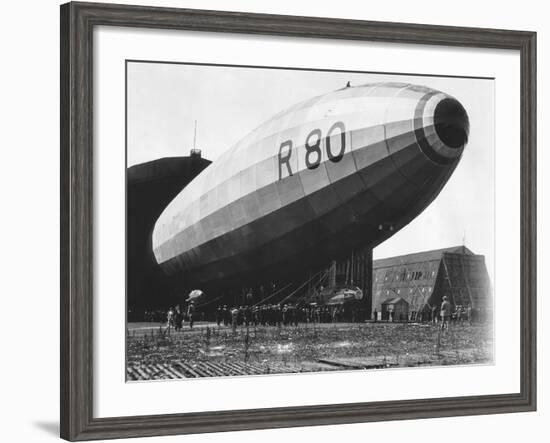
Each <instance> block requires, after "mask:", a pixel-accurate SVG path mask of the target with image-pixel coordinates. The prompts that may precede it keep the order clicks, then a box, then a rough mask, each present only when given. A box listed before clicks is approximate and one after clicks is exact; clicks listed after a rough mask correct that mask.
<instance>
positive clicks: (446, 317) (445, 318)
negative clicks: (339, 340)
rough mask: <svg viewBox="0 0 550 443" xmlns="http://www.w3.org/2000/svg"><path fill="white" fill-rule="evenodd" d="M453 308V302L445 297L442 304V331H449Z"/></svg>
mask: <svg viewBox="0 0 550 443" xmlns="http://www.w3.org/2000/svg"><path fill="white" fill-rule="evenodd" d="M451 313H452V306H451V302H449V300H448V299H447V296H446V295H445V296H443V302H442V303H441V329H442V330H443V329H445V327H446V328H447V329H449V323H450V321H451Z"/></svg>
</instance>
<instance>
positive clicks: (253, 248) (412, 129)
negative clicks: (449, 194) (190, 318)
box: [152, 83, 469, 285]
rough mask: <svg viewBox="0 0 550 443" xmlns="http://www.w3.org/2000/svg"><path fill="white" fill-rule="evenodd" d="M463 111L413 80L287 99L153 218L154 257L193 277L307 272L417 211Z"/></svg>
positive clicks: (451, 154)
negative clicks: (285, 104) (291, 103)
mask: <svg viewBox="0 0 550 443" xmlns="http://www.w3.org/2000/svg"><path fill="white" fill-rule="evenodd" d="M468 130H469V123H468V117H467V115H466V112H465V110H464V108H463V107H462V106H461V104H460V103H459V102H458V101H457V100H456V99H454V98H453V97H450V96H449V95H447V94H445V93H443V92H440V91H436V90H432V89H429V88H426V87H423V86H416V85H412V84H401V83H376V84H367V85H362V86H356V87H346V88H343V89H340V90H337V91H333V92H329V93H327V94H325V95H322V96H318V97H314V98H312V99H310V100H306V101H304V102H301V103H298V104H296V105H294V106H292V107H291V108H289V109H287V110H285V111H283V112H280V113H279V114H277V115H275V116H274V117H273V118H271V119H270V120H268V121H266V122H265V123H264V124H262V125H261V126H259V127H258V128H256V129H255V130H254V131H252V132H251V133H250V134H249V135H248V136H246V137H245V138H244V139H242V140H241V141H240V142H238V143H237V144H236V145H235V146H233V147H232V148H230V149H229V150H228V151H226V152H225V153H224V154H223V155H222V156H221V157H220V158H219V159H218V160H217V161H215V162H214V163H213V164H212V165H210V166H209V167H208V168H206V169H205V170H204V171H203V172H202V173H201V174H200V175H199V176H198V177H196V178H195V179H194V180H193V181H192V182H191V183H190V184H189V185H188V186H187V187H186V188H185V189H183V190H182V191H181V193H180V194H179V195H178V196H177V197H176V198H175V199H174V200H173V201H172V202H171V203H170V204H169V205H168V206H167V208H166V209H165V210H164V212H163V213H162V214H161V216H160V217H159V219H158V220H157V222H156V225H155V228H154V231H153V237H152V245H153V252H154V256H155V258H156V260H157V262H158V264H159V265H160V266H161V268H162V269H163V270H164V272H165V273H166V274H167V275H169V276H173V277H177V278H182V279H183V281H186V282H188V283H191V282H192V283H193V284H195V285H201V284H202V285H208V284H210V283H212V282H213V281H217V282H224V281H229V280H232V279H240V278H243V277H245V276H247V278H249V279H250V278H257V279H259V278H265V277H266V276H267V277H268V278H271V277H275V276H276V275H281V274H285V273H289V272H292V271H299V270H302V271H303V270H305V269H311V268H312V267H313V266H318V265H323V264H326V263H327V262H328V261H330V260H333V259H338V258H340V257H343V256H344V255H346V254H349V253H350V251H351V250H353V249H356V248H359V247H374V246H376V245H377V244H379V243H380V242H382V241H384V240H385V239H387V238H388V237H390V236H391V235H393V234H394V233H395V232H397V231H398V230H399V229H401V228H402V227H403V226H405V225H406V224H408V223H409V222H410V221H411V220H412V219H413V218H415V217H416V216H417V215H418V214H420V213H421V212H422V211H423V210H424V209H425V208H426V207H427V206H428V205H429V204H430V202H431V201H432V200H433V199H434V198H435V197H436V196H437V195H438V193H439V192H440V190H441V189H442V187H443V186H444V184H445V183H446V182H447V180H448V179H449V177H450V175H451V174H452V172H453V170H454V169H455V167H456V165H457V163H458V161H459V160H460V158H461V155H462V152H463V149H464V145H465V144H466V142H467V137H468Z"/></svg>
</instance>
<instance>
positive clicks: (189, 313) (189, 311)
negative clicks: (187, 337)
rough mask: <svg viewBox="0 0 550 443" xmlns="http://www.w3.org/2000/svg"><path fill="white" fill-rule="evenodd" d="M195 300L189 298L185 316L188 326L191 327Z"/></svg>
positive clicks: (193, 320) (193, 321)
mask: <svg viewBox="0 0 550 443" xmlns="http://www.w3.org/2000/svg"><path fill="white" fill-rule="evenodd" d="M194 317H195V302H194V301H193V300H191V301H190V302H189V306H188V307H187V318H188V319H189V327H190V328H191V329H193V324H194V323H195V319H194Z"/></svg>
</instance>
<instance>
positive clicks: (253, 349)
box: [126, 322, 493, 380]
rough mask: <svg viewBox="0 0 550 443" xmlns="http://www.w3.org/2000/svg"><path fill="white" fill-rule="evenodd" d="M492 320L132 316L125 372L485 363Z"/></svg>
mask: <svg viewBox="0 0 550 443" xmlns="http://www.w3.org/2000/svg"><path fill="white" fill-rule="evenodd" d="M492 360H493V339H492V328H491V327H490V325H483V324H474V325H469V324H467V323H458V324H452V325H451V326H450V328H449V329H448V330H443V331H442V330H441V328H440V327H439V326H438V325H434V324H431V323H430V324H418V323H389V322H388V323H386V322H378V323H372V322H370V323H318V324H301V325H299V326H287V327H276V326H253V325H251V326H249V327H246V326H240V327H238V328H236V330H233V329H232V328H231V327H230V326H229V327H224V326H223V325H222V326H217V325H216V324H215V323H199V324H196V325H195V327H194V328H193V329H191V328H189V327H188V326H187V327H184V329H183V330H182V331H179V332H176V331H175V330H174V329H173V328H170V329H168V328H167V327H166V324H160V325H159V324H154V323H130V324H128V330H127V368H126V369H127V379H128V380H155V379H174V378H196V377H214V376H236V375H257V374H270V373H271V374H273V373H295V372H315V371H334V370H351V369H355V370H366V369H382V368H389V367H415V366H433V365H464V364H488V363H491V362H492Z"/></svg>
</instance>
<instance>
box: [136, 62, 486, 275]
mask: <svg viewBox="0 0 550 443" xmlns="http://www.w3.org/2000/svg"><path fill="white" fill-rule="evenodd" d="M348 81H350V82H351V84H352V85H360V84H363V83H368V82H373V81H398V82H408V83H415V84H420V85H425V86H428V87H431V88H434V89H439V90H441V91H443V92H446V93H448V94H450V95H453V96H454V97H456V98H457V99H458V100H459V101H460V102H461V103H462V105H463V106H464V107H465V108H466V111H467V112H468V115H469V118H470V138H469V143H468V145H467V146H466V149H465V150H464V154H463V157H462V159H461V161H460V164H459V165H458V167H457V169H456V170H455V172H454V174H453V175H452V176H451V178H450V180H449V182H448V183H447V185H446V186H445V187H444V188H443V190H442V191H441V193H440V195H439V196H438V197H437V199H436V200H435V201H434V202H433V203H432V204H431V205H430V206H429V207H428V208H427V209H426V210H425V211H424V212H423V213H422V214H420V216H418V217H417V218H416V219H415V220H413V222H412V223H410V224H409V225H408V226H406V227H405V228H403V229H402V230H401V231H399V232H398V233H397V234H395V235H394V236H393V237H392V238H390V239H389V240H387V241H386V242H384V243H383V244H382V245H380V246H378V247H377V248H376V249H375V250H374V257H375V258H383V257H390V256H394V255H401V254H406V253H411V252H418V251H423V250H428V249H436V248H444V247H448V246H456V245H462V244H463V240H464V239H465V244H466V246H467V247H468V248H470V249H471V250H472V251H473V252H475V253H477V254H483V255H485V257H486V262H487V267H488V271H489V275H490V277H491V281H493V276H494V82H493V80H488V79H463V78H441V77H428V76H403V75H386V74H357V73H339V72H338V73H335V72H316V71H298V70H286V69H261V68H237V67H219V66H194V65H183V64H182V65H180V64H160V63H136V62H132V63H129V64H128V166H132V165H134V164H137V163H142V162H146V161H149V160H154V159H157V158H162V157H171V156H181V155H188V154H189V150H190V148H192V147H193V126H194V122H195V120H197V122H198V123H197V142H196V147H197V148H200V149H201V150H202V155H203V157H205V158H207V159H209V160H213V161H215V160H216V159H217V158H218V157H219V156H220V155H221V154H222V153H223V152H224V151H225V150H227V149H229V148H230V147H231V146H233V144H235V143H236V142H237V141H239V140H240V139H241V138H243V137H244V136H245V135H247V134H248V133H249V132H250V131H252V130H253V129H254V128H256V127H257V126H259V125H260V124H261V123H263V122H264V121H265V120H267V119H269V118H270V117H271V116H273V115H274V114H276V113H277V112H279V111H282V110H284V109H285V108H287V107H289V106H291V105H293V104H295V103H297V102H299V101H302V100H305V99H308V98H311V97H313V96H316V95H320V94H325V93H327V92H330V91H333V90H335V89H339V88H342V87H344V86H345V85H346V83H347V82H348Z"/></svg>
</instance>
